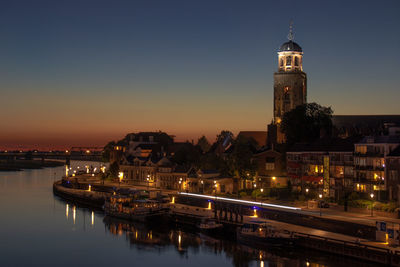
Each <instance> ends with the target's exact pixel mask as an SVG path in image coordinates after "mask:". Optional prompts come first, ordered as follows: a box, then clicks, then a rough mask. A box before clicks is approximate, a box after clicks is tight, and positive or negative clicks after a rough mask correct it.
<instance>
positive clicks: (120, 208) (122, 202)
mask: <svg viewBox="0 0 400 267" xmlns="http://www.w3.org/2000/svg"><path fill="white" fill-rule="evenodd" d="M166 205H168V204H164V203H162V202H160V201H157V200H149V199H134V198H133V197H130V196H124V195H113V196H111V197H110V199H107V200H106V201H105V203H104V211H105V213H106V215H109V216H113V217H117V218H121V219H125V220H131V221H141V222H146V221H150V220H156V219H159V218H161V217H163V216H164V215H166V214H167V213H168V207H167V206H166Z"/></svg>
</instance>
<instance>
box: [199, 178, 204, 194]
mask: <svg viewBox="0 0 400 267" xmlns="http://www.w3.org/2000/svg"><path fill="white" fill-rule="evenodd" d="M200 183H201V186H202V190H201V193H202V194H204V181H203V180H201V181H200Z"/></svg>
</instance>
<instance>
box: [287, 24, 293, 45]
mask: <svg viewBox="0 0 400 267" xmlns="http://www.w3.org/2000/svg"><path fill="white" fill-rule="evenodd" d="M287 38H288V39H289V41H293V39H294V34H293V20H290V24H289V34H288V36H287Z"/></svg>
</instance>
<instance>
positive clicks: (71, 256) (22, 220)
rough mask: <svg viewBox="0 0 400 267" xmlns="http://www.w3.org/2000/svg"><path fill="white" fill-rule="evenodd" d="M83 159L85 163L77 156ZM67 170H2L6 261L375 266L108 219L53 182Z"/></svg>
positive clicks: (0, 229) (1, 230) (1, 257)
mask: <svg viewBox="0 0 400 267" xmlns="http://www.w3.org/2000/svg"><path fill="white" fill-rule="evenodd" d="M92 164H93V163H92ZM78 165H79V166H84V165H85V163H84V162H72V167H73V168H75V167H76V166H78ZM63 174H64V167H57V168H46V169H41V170H24V171H20V172H0V266H69V267H70V266H99V267H100V266H108V267H112V266H137V267H141V266H173V267H176V266H191V267H196V266H199V267H212V266H218V267H225V266H237V267H239V266H243V267H244V266H249V267H252V266H261V267H263V266H265V267H266V266H350V265H352V266H354V267H355V266H374V265H372V264H368V263H363V262H360V261H356V260H352V259H346V258H341V257H337V256H332V255H326V254H321V253H317V252H314V251H307V250H301V249H299V248H295V249H289V248H280V249H277V248H275V249H272V248H271V249H264V250H260V249H256V248H251V247H248V246H242V245H238V244H236V243H235V242H233V241H229V240H226V239H218V238H215V237H211V236H207V235H203V234H199V233H196V232H193V231H190V230H185V229H183V228H180V227H171V226H166V225H163V224H161V225H160V224H158V223H157V222H155V223H154V224H153V225H151V226H149V225H143V224H137V223H127V222H125V221H119V220H116V219H113V218H109V217H105V216H104V214H103V212H102V211H98V210H97V211H96V210H93V209H90V208H85V207H78V206H75V205H74V204H72V203H68V202H66V201H64V200H62V199H60V198H58V197H56V196H54V195H53V192H52V183H53V181H54V180H59V179H60V178H61V176H62V175H63Z"/></svg>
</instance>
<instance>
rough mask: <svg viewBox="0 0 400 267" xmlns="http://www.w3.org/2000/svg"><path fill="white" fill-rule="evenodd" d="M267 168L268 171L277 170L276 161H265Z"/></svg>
mask: <svg viewBox="0 0 400 267" xmlns="http://www.w3.org/2000/svg"><path fill="white" fill-rule="evenodd" d="M265 170H267V171H272V170H275V163H271V162H267V163H265Z"/></svg>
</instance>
